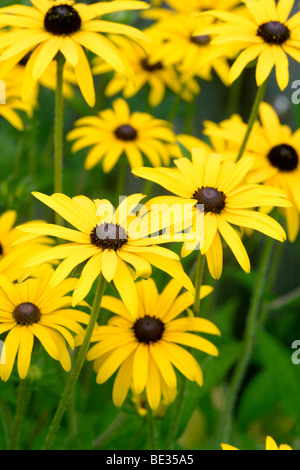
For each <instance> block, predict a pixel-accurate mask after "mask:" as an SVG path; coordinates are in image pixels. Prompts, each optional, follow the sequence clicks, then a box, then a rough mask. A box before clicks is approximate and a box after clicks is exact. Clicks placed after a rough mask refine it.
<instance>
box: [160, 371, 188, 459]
mask: <svg viewBox="0 0 300 470" xmlns="http://www.w3.org/2000/svg"><path fill="white" fill-rule="evenodd" d="M186 382H187V379H186V377H185V376H183V377H182V384H181V387H180V391H179V394H178V397H177V399H176V407H175V408H174V409H173V414H172V420H171V424H170V427H169V432H168V435H167V439H166V445H165V450H171V449H173V448H174V441H175V439H176V435H177V431H178V426H179V420H180V417H181V413H182V408H183V403H184V397H185V390H186Z"/></svg>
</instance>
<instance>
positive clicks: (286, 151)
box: [267, 144, 299, 171]
mask: <svg viewBox="0 0 300 470" xmlns="http://www.w3.org/2000/svg"><path fill="white" fill-rule="evenodd" d="M267 157H268V160H269V162H270V163H271V165H273V166H275V167H276V168H278V169H279V170H281V171H293V170H295V169H296V168H297V166H298V163H299V155H298V153H297V152H296V150H295V149H294V148H293V147H291V146H290V145H288V144H280V145H276V146H275V147H273V148H272V149H271V150H270V152H269V153H268V155H267Z"/></svg>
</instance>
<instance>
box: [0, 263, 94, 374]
mask: <svg viewBox="0 0 300 470" xmlns="http://www.w3.org/2000/svg"><path fill="white" fill-rule="evenodd" d="M52 275H53V270H52V269H50V268H49V269H48V270H47V271H46V272H45V271H44V272H43V275H42V276H41V277H39V278H32V279H27V280H26V281H24V282H21V283H17V284H13V283H11V282H10V281H8V279H7V278H6V277H5V276H3V275H1V276H0V305H1V307H0V333H1V338H2V339H4V344H5V348H4V350H5V360H3V361H1V362H5V363H1V364H0V377H1V379H2V380H4V381H7V380H8V379H9V377H10V375H11V372H12V369H13V366H14V363H15V360H16V356H17V355H18V359H17V368H18V373H19V376H20V378H21V379H24V378H25V377H26V375H27V371H28V367H29V365H30V362H31V354H32V348H33V345H34V341H35V340H38V341H39V342H40V343H41V344H42V346H43V347H44V349H45V350H46V352H47V353H48V354H49V355H50V356H51V357H52V358H53V359H55V360H57V361H59V362H60V363H61V365H62V367H63V368H64V369H65V370H66V371H69V370H70V368H71V360H70V354H69V352H68V348H67V345H68V346H70V347H71V348H74V338H73V336H72V334H71V333H70V331H72V332H73V333H75V334H80V333H81V332H82V331H83V329H82V327H81V325H80V324H79V322H81V323H84V324H86V323H87V322H88V318H89V316H88V315H87V314H86V313H84V312H81V311H80V310H77V309H72V308H70V307H71V297H70V296H68V295H66V294H67V293H68V292H70V291H72V290H73V289H74V286H75V283H76V280H75V279H71V278H70V279H66V280H65V281H63V282H61V283H60V284H59V286H56V287H50V286H49V280H50V278H51V276H52ZM69 330H70V331H69ZM4 333H5V334H6V336H5V338H4V336H3V335H4Z"/></svg>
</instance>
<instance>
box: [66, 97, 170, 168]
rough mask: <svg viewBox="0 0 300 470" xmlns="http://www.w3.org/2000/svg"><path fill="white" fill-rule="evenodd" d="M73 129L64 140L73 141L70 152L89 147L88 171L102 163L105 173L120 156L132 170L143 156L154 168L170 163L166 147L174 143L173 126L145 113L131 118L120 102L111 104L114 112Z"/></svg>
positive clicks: (83, 121) (81, 121)
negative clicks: (123, 157)
mask: <svg viewBox="0 0 300 470" xmlns="http://www.w3.org/2000/svg"><path fill="white" fill-rule="evenodd" d="M75 126H76V128H75V129H73V130H72V131H71V132H70V133H69V134H68V136H67V139H68V140H76V142H75V143H74V144H73V147H72V151H73V152H77V151H78V150H81V149H82V148H84V147H88V146H92V148H91V150H90V151H89V153H88V155H87V157H86V161H85V168H86V169H88V170H90V169H91V168H93V167H94V166H95V165H96V163H98V162H99V161H100V160H103V163H102V165H103V171H104V172H105V173H108V172H109V171H111V169H112V168H113V167H114V166H115V165H116V163H117V161H118V160H119V158H120V157H121V155H122V154H123V152H124V153H125V155H126V157H127V158H128V161H129V164H130V166H131V168H136V167H138V166H141V165H143V157H142V155H143V154H144V155H146V157H147V158H148V159H149V161H150V163H151V165H153V166H160V165H162V164H163V165H169V163H170V154H169V147H168V145H167V144H168V143H173V142H175V135H174V132H173V130H172V125H171V124H169V123H168V122H167V121H163V120H162V119H156V118H154V117H152V116H151V115H150V114H148V113H141V112H138V111H135V112H133V113H132V114H130V109H129V106H128V104H127V103H126V101H125V100H123V99H122V98H118V99H116V100H115V101H114V103H113V109H106V110H105V111H101V112H100V113H98V116H85V117H83V118H80V119H79V120H78V121H76V123H75Z"/></svg>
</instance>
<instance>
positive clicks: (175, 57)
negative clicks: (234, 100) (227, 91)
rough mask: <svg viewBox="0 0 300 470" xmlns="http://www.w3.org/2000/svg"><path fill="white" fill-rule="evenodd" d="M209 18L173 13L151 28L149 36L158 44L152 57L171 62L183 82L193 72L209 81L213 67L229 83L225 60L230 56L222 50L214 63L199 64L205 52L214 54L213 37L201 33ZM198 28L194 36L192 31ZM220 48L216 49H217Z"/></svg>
mask: <svg viewBox="0 0 300 470" xmlns="http://www.w3.org/2000/svg"><path fill="white" fill-rule="evenodd" d="M211 23H212V20H210V19H209V18H205V20H203V19H202V20H199V18H198V17H197V16H195V15H194V14H186V13H173V14H171V15H167V16H166V17H165V18H162V19H161V20H160V21H157V22H156V23H155V24H154V25H153V26H152V27H151V28H150V31H151V35H152V37H154V38H156V42H158V41H160V45H159V47H157V48H156V50H155V51H154V52H153V54H152V60H153V61H155V62H159V61H161V62H163V63H164V64H166V65H169V66H170V65H174V66H176V68H177V70H178V71H179V73H180V74H181V77H182V81H183V83H185V81H186V82H187V83H188V82H189V81H190V80H191V77H194V75H197V76H199V77H200V78H202V79H204V80H211V78H212V75H211V74H212V70H214V71H215V72H216V73H217V75H218V76H219V77H220V79H221V80H222V81H223V83H224V84H226V85H228V83H229V81H228V77H229V75H228V74H229V65H228V63H227V59H228V58H229V57H230V56H231V55H230V54H226V51H225V50H224V54H223V57H221V54H218V57H217V58H216V60H214V62H213V63H212V62H211V63H209V64H208V65H205V66H202V67H201V68H200V67H199V66H198V65H199V63H201V62H202V59H203V57H204V56H206V54H210V53H213V51H214V49H215V48H216V46H213V45H212V43H211V39H212V37H211V36H210V35H208V34H206V33H203V34H202V32H201V29H202V28H203V29H206V27H208V25H209V24H211ZM196 30H197V31H198V34H197V35H195V34H194V32H195V31H196ZM218 50H219V48H218Z"/></svg>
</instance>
